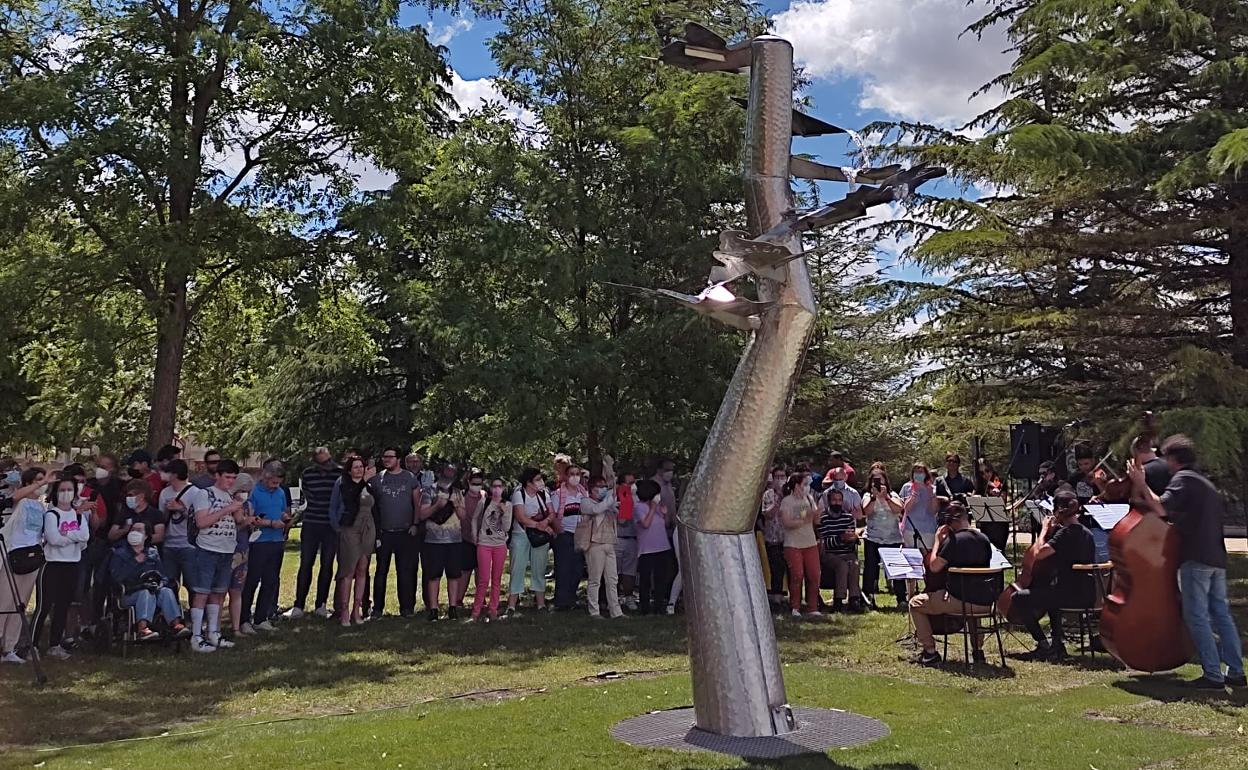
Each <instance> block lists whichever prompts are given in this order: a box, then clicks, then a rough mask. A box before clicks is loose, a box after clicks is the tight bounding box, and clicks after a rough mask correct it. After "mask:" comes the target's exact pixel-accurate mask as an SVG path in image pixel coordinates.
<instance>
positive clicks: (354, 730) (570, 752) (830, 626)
mask: <svg viewBox="0 0 1248 770" xmlns="http://www.w3.org/2000/svg"><path fill="white" fill-rule="evenodd" d="M295 561H296V558H295V554H288V558H287V562H286V570H285V577H284V583H283V600H284V601H285V602H289V601H290V598H291V594H292V593H293V589H294V567H295ZM1232 578H1233V584H1232V591H1233V594H1234V596H1235V602H1236V610H1237V614H1238V617H1239V620H1240V623H1241V627H1244V624H1246V623H1248V617H1246V616H1245V613H1244V611H1243V610H1244V608H1245V606H1246V601H1245V600H1246V598H1248V563H1246V562H1245V560H1243V559H1237V560H1236V562H1235V564H1234V566H1233V575H1232ZM885 601H887V600H885ZM390 606H393V604H391V605H390ZM905 628H906V622H905V618H904V616H902V615H899V614H893V613H880V614H874V615H868V616H837V617H834V618H831V619H828V620H827V621H825V622H821V623H815V622H809V621H806V622H803V621H792V620H790V619H789V618H787V617H784V618H780V619H778V620H777V633H778V636H779V639H780V644H781V654H782V656H783V659H784V662H785V672H786V684H787V687H788V693H789V697H790V700H791V701H792V702H793V703H794V704H795V705H809V706H826V707H835V708H844V709H849V710H851V711H855V712H858V713H861V714H866V715H869V716H872V717H875V718H877V719H881V720H883V721H884V722H886V723H887V724H888V725H889V727H890V728H891V730H892V734H891V735H890V736H888V737H887V738H884V739H882V740H880V741H877V742H875V743H872V744H868V745H866V746H863V747H859V748H855V749H849V750H840V751H834V752H832V754H831V756H830V757H801V758H796V759H791V760H786V761H783V762H776V761H772V762H764V763H761V764H759V763H753V764H752V763H750V762H748V761H744V760H739V759H735V758H731V757H721V756H717V755H713V754H707V753H688V752H673V751H662V750H642V749H636V748H633V747H630V746H626V745H623V744H620V743H617V742H615V741H614V740H613V739H612V738H611V737H610V735H609V734H608V730H609V728H610V727H611V726H612V725H613V724H615V723H616V722H618V721H620V720H622V719H626V718H628V717H631V716H635V715H638V714H641V713H644V712H647V711H652V710H656V709H665V708H674V707H680V706H686V705H688V704H689V703H690V685H689V680H688V674H687V660H686V657H685V646H684V645H685V642H684V627H683V621H682V619H680V618H667V617H657V618H628V619H625V620H621V621H617V622H604V621H592V620H590V619H589V618H588V617H586V616H584V615H582V614H577V615H575V616H569V615H566V614H559V615H541V616H539V615H536V614H534V613H528V614H527V615H525V616H524V617H521V618H518V619H513V620H509V621H506V622H503V623H498V624H494V625H490V626H466V625H463V624H461V623H455V622H442V623H438V624H430V623H429V622H428V621H426V620H423V619H420V620H410V621H409V620H401V619H398V618H391V617H387V618H386V619H383V620H381V621H379V622H376V623H373V624H369V625H367V626H364V627H363V628H356V629H350V630H344V629H341V628H339V627H337V626H336V625H334V624H331V623H329V622H326V621H323V620H320V619H316V618H308V619H304V620H301V621H297V622H291V623H283V624H282V625H281V630H280V631H279V632H278V633H276V634H272V635H269V636H264V637H259V638H253V639H244V640H242V641H241V642H240V644H239V647H238V648H237V649H234V650H229V651H223V652H219V653H215V654H213V655H209V656H199V655H192V654H190V653H187V654H183V655H179V656H174V655H170V654H168V653H166V652H164V651H162V650H159V649H154V648H153V649H142V650H139V651H138V652H137V653H134V654H132V656H131V657H130V658H129V659H128V660H122V659H120V658H116V657H98V656H95V655H92V654H85V653H84V654H82V655H79V656H76V657H75V658H74V659H72V660H70V661H65V662H61V661H49V662H48V663H47V669H48V674H49V676H50V678H51V682H50V684H49V685H48V686H47V687H45V688H43V689H35V688H34V687H33V685H32V683H31V677H30V676H29V672H28V671H25V670H22V669H20V668H17V667H5V668H3V669H0V767H46V768H67V767H75V768H92V770H101V769H102V768H119V769H120V768H162V769H163V768H169V767H171V766H173V767H176V766H177V765H178V764H179V763H188V764H189V763H194V764H196V765H202V764H204V763H209V764H213V763H215V764H216V765H219V766H221V767H231V766H235V765H238V766H252V765H256V766H261V767H268V768H284V767H300V768H314V767H359V766H367V767H379V768H381V767H384V768H399V767H405V768H426V767H427V768H483V767H488V768H523V769H524V770H537V768H582V767H585V768H591V767H592V768H608V767H611V768H614V767H619V768H642V767H645V768H650V767H653V768H687V769H689V770H692V769H693V768H720V767H783V768H840V767H853V768H873V769H875V770H885V768H887V769H889V770H902V769H911V770H914V769H918V768H922V769H923V770H934V769H936V768H967V769H971V768H985V769H989V768H993V769H995V768H1075V769H1076V770H1086V769H1087V768H1095V769H1096V770H1109V769H1110V768H1124V769H1125V768H1144V767H1148V768H1175V769H1179V768H1191V769H1195V768H1248V742H1246V738H1245V734H1244V727H1243V725H1244V723H1245V722H1246V721H1248V708H1246V707H1248V694H1241V693H1237V694H1236V695H1235V696H1230V695H1228V696H1225V697H1219V698H1209V697H1206V696H1188V695H1187V694H1186V693H1184V692H1183V691H1182V690H1181V689H1179V688H1178V687H1176V686H1175V681H1176V677H1174V676H1155V677H1145V676H1133V675H1130V674H1128V673H1126V672H1123V671H1121V670H1117V669H1115V668H1113V667H1110V666H1107V665H1104V664H1101V665H1098V666H1095V667H1086V668H1081V667H1078V666H1052V665H1047V664H1038V663H1022V662H1018V661H1011V662H1010V670H1009V671H1002V670H1000V669H998V668H995V667H994V668H983V667H981V668H980V669H978V670H976V671H975V672H973V673H972V675H967V674H965V673H964V672H963V669H962V667H961V665H960V664H956V665H947V666H946V667H945V668H943V669H936V670H929V669H921V668H918V667H915V666H912V665H911V664H909V663H908V662H907V660H908V658H909V656H910V655H911V654H912V653H911V651H910V650H908V649H906V648H903V647H902V646H901V645H898V644H897V643H895V641H894V640H895V639H897V637H899V636H901V635H902V634H903V633H904V632H905ZM1023 642H1024V640H1023V639H1022V638H1021V637H1020V638H1013V639H1010V640H1008V644H1009V647H1010V649H1011V650H1014V651H1019V650H1021V649H1023V646H1024V645H1023ZM608 670H610V671H616V672H619V673H620V674H622V677H621V678H619V679H607V678H599V677H598V676H597V675H598V674H599V673H600V672H604V671H608ZM1196 673H1198V670H1197V668H1196V667H1195V666H1188V667H1186V668H1185V669H1184V670H1183V671H1180V672H1178V674H1179V675H1180V676H1181V677H1184V678H1186V677H1189V676H1194V675H1195V674H1196ZM223 763H224V764H223ZM243 763H245V765H244V764H243Z"/></svg>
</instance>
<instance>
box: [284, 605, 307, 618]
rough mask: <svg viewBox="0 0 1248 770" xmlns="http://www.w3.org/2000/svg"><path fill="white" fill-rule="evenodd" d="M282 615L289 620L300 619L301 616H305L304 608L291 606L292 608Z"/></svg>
mask: <svg viewBox="0 0 1248 770" xmlns="http://www.w3.org/2000/svg"><path fill="white" fill-rule="evenodd" d="M282 617H284V618H286V619H287V620H298V619H299V618H301V617H303V610H301V609H299V608H298V607H291V608H290V609H288V610H286V611H285V612H283V613H282Z"/></svg>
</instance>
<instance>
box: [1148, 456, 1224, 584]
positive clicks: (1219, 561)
mask: <svg viewBox="0 0 1248 770" xmlns="http://www.w3.org/2000/svg"><path fill="white" fill-rule="evenodd" d="M1161 504H1162V506H1163V507H1165V509H1166V514H1167V515H1168V516H1169V517H1170V521H1171V522H1173V523H1174V525H1175V526H1176V527H1178V528H1179V534H1181V535H1182V536H1183V548H1182V549H1181V553H1182V555H1183V561H1195V562H1200V563H1201V564H1204V565H1206V566H1209V567H1218V568H1220V569H1226V542H1225V541H1224V540H1223V539H1222V508H1223V503H1222V496H1221V495H1219V494H1218V490H1217V489H1215V488H1214V486H1213V484H1211V483H1210V482H1209V479H1207V478H1205V477H1204V476H1202V475H1200V474H1199V473H1197V472H1196V471H1194V470H1192V469H1190V468H1184V469H1183V470H1181V471H1179V472H1178V473H1176V474H1174V477H1173V478H1171V479H1170V486H1168V487H1166V492H1165V494H1163V495H1162V496H1161Z"/></svg>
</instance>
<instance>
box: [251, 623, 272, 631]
mask: <svg viewBox="0 0 1248 770" xmlns="http://www.w3.org/2000/svg"><path fill="white" fill-rule="evenodd" d="M254 628H255V629H256V630H257V631H276V630H277V626H275V625H273V621H271V620H266V621H264V622H263V623H257V624H255V626H254Z"/></svg>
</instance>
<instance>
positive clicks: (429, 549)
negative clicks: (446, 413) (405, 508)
mask: <svg viewBox="0 0 1248 770" xmlns="http://www.w3.org/2000/svg"><path fill="white" fill-rule="evenodd" d="M456 475H457V471H456V468H455V466H454V465H451V464H450V463H447V464H446V465H444V466H442V470H441V471H439V472H438V480H437V481H436V482H435V483H434V487H433V489H431V490H429V491H428V492H423V493H422V497H421V503H420V514H419V515H420V520H421V521H424V522H425V541H424V543H423V544H422V545H421V549H420V560H421V561H422V562H423V563H424V567H425V570H424V572H425V607H426V608H427V609H426V613H427V614H428V616H429V620H431V621H434V622H436V621H437V620H438V619H439V618H440V616H441V608H440V606H439V605H440V603H441V594H442V576H443V575H445V576H446V588H447V596H448V598H452V599H453V597H454V596H455V591H456V587H457V584H458V583H459V581H460V580H462V579H463V568H462V566H461V564H460V561H459V557H460V556H461V555H462V554H463V534H462V533H461V530H460V521H461V519H463V518H464V495H463V493H462V492H460V491H459V490H458V489H456V488H455V476H456ZM460 609H461V607H459V606H458V605H456V604H454V603H453V601H452V604H451V606H450V607H449V608H447V611H446V614H447V617H448V618H450V619H452V620H454V619H456V618H458V617H459V611H460Z"/></svg>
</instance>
